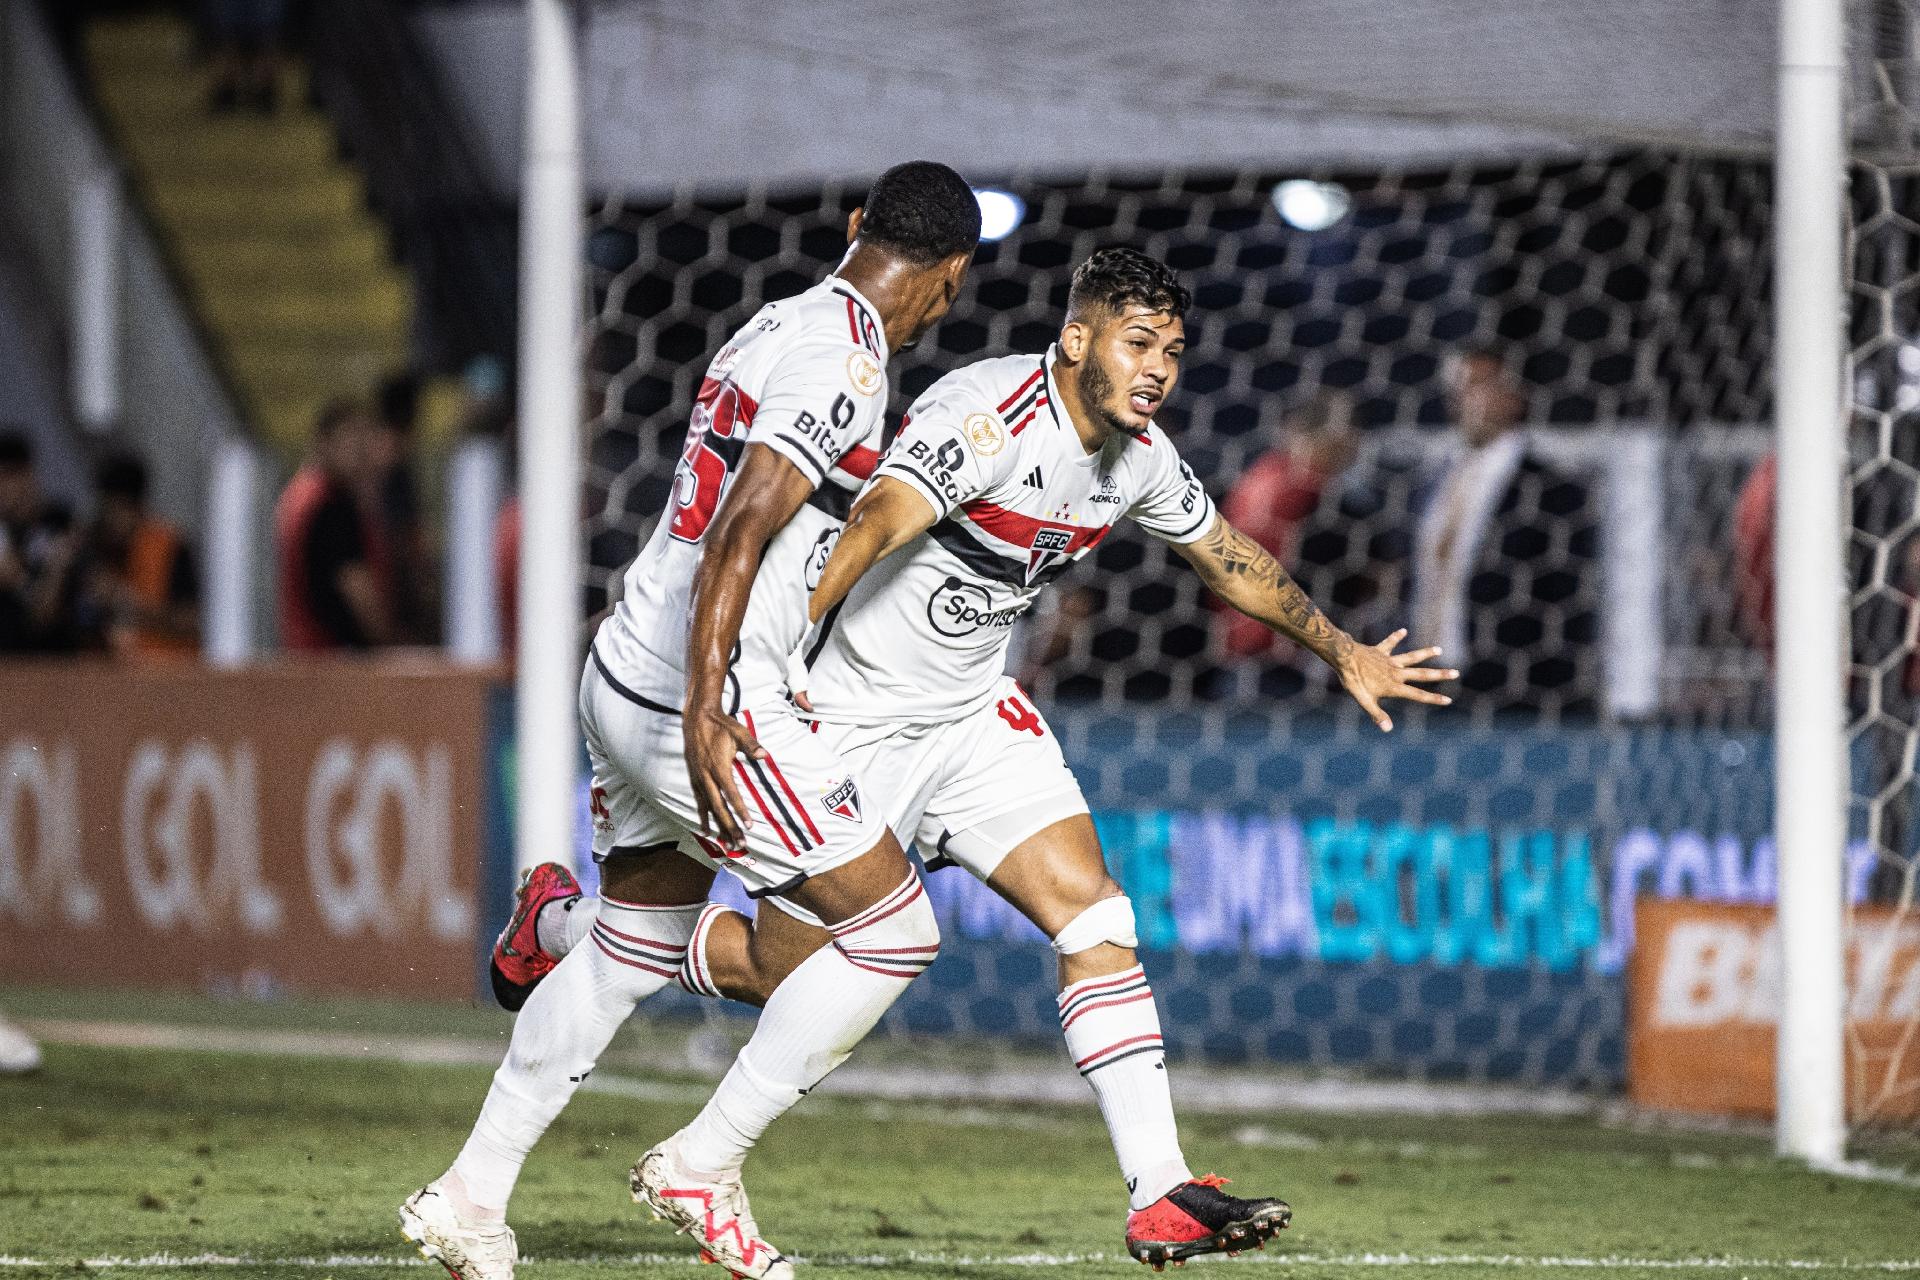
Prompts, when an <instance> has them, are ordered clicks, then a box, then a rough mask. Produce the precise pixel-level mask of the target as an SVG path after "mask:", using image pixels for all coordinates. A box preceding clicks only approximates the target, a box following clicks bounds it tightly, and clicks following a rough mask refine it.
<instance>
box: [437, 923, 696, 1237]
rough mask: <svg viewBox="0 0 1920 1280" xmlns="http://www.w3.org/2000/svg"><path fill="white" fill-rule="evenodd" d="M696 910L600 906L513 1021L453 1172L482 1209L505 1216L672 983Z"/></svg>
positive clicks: (467, 1196)
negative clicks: (538, 1147)
mask: <svg viewBox="0 0 1920 1280" xmlns="http://www.w3.org/2000/svg"><path fill="white" fill-rule="evenodd" d="M699 914H700V908H699V907H698V906H690V907H628V906H622V905H619V904H617V903H613V902H602V903H601V904H600V910H599V916H598V919H597V921H596V922H595V923H594V926H593V929H592V931H591V934H590V936H589V939H588V941H587V943H586V944H585V945H583V946H581V947H579V948H578V949H576V950H575V951H574V952H573V954H571V955H569V956H568V957H567V958H566V959H564V960H562V961H561V962H560V963H559V964H557V965H555V966H554V968H553V972H552V973H549V974H548V975H547V976H546V979H545V980H544V981H542V982H541V984H540V985H539V986H538V987H536V988H534V992H533V995H532V996H530V997H529V998H528V1000H527V1003H526V1007H525V1008H523V1009H521V1010H520V1016H519V1017H518V1018H516V1019H515V1020H514V1024H513V1040H512V1042H511V1043H510V1044H509V1045H508V1047H507V1059H506V1061H505V1062H503V1063H501V1064H500V1069H499V1070H498V1071H496V1072H495V1073H494V1076H493V1087H492V1088H490V1089H488V1090H487V1100H486V1102H485V1103H484V1104H483V1105H482V1106H481V1108H480V1118H479V1119H478V1120H477V1121H475V1122H474V1126H473V1133H472V1135H471V1136H470V1137H468V1139H467V1145H466V1146H465V1147H463V1148H461V1151H460V1154H459V1156H458V1157H457V1158H456V1159H455V1160H454V1162H453V1168H452V1169H450V1170H449V1171H448V1172H449V1173H452V1174H456V1175H458V1177H459V1184H460V1188H461V1190H462V1192H463V1193H464V1195H465V1197H466V1198H467V1199H468V1200H469V1201H470V1202H471V1203H472V1204H473V1205H475V1206H477V1207H478V1208H479V1209H480V1210H482V1211H483V1212H486V1213H489V1214H503V1213H505V1211H506V1207H507V1200H508V1199H509V1198H510V1197H511V1196H512V1195H513V1184H514V1182H515V1181H516V1180H517V1179H518V1178H519V1176H520V1166H521V1165H523V1164H525V1163H526V1159H527V1153H528V1152H530V1151H532V1150H533V1144H534V1143H536V1142H538V1141H539V1140H540V1135H541V1134H543V1133H545V1132H546V1131H547V1129H548V1127H549V1126H550V1125H552V1124H553V1122H554V1119H555V1118H556V1117H557V1116H559V1114H560V1111H561V1108H563V1107H565V1106H566V1105H567V1100H568V1099H569V1098H571V1097H573V1093H574V1090H576V1089H578V1088H579V1087H580V1082H581V1081H582V1080H585V1079H586V1078H587V1075H588V1073H589V1072H591V1071H592V1070H593V1066H594V1063H596V1062H598V1061H599V1060H600V1055H601V1054H602V1053H603V1052H605V1051H606V1048H607V1046H608V1045H609V1044H611V1043H612V1042H613V1037H614V1033H615V1032H617V1031H619V1030H620V1025H621V1024H622V1023H624V1022H625V1021H626V1020H627V1018H628V1017H629V1016H631V1015H632V1013H633V1007H634V1006H635V1005H637V1004H639V1003H640V1002H641V1001H642V1000H644V999H646V998H647V997H648V996H650V995H652V994H653V993H654V992H656V991H658V990H659V989H660V988H662V987H664V986H666V985H667V984H668V983H669V982H671V981H673V976H674V974H676V973H678V972H679V970H680V962H681V961H682V960H683V959H685V958H686V952H687V937H688V935H690V934H691V933H692V932H693V923H694V920H695V919H696V918H697V917H698V916H699Z"/></svg>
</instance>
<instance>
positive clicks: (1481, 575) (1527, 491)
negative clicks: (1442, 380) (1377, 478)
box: [1411, 347, 1599, 712]
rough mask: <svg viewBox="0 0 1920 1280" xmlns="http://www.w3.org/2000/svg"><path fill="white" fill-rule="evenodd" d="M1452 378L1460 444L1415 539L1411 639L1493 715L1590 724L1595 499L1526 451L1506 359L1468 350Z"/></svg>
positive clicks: (1520, 407) (1450, 371) (1519, 398)
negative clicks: (1450, 667)
mask: <svg viewBox="0 0 1920 1280" xmlns="http://www.w3.org/2000/svg"><path fill="white" fill-rule="evenodd" d="M1446 373H1447V396H1448V400H1449V402H1450V405H1451V408H1452V413H1453V421H1454V426H1455V430H1456V433H1457V438H1456V439H1455V441H1454V442H1453V445H1452V448H1451V450H1450V453H1449V456H1448V458H1447V460H1446V463H1445V465H1444V467H1443V468H1442V470H1441V473H1440V475H1439V477H1438V478H1437V480H1436V482H1435V483H1434V485H1433V487H1432V490H1431V492H1430V493H1429V494H1428V496H1427V499H1426V502H1425V505H1424V508H1423V509H1422V510H1421V513H1420V516H1419V522H1418V525H1417V526H1416V528H1415V531H1414V548H1413V553H1414V563H1413V608H1412V616H1411V625H1412V628H1413V634H1412V640H1413V642H1414V643H1416V644H1421V645H1429V644H1437V645H1439V646H1441V648H1442V649H1443V651H1444V652H1445V654H1446V656H1447V657H1448V659H1449V660H1450V661H1451V662H1453V663H1455V664H1456V665H1458V666H1459V667H1460V669H1461V672H1462V675H1461V683H1462V685H1464V686H1465V687H1466V688H1467V689H1468V690H1470V691H1473V692H1476V693H1482V694H1492V695H1497V701H1496V704H1495V705H1496V707H1497V709H1503V710H1506V709H1511V710H1520V709H1531V708H1535V707H1538V706H1540V705H1541V704H1543V703H1549V702H1550V703H1552V704H1553V705H1555V706H1557V707H1558V708H1559V709H1560V710H1563V711H1577V712H1578V711H1585V712H1591V711H1592V710H1593V708H1594V705H1595V695H1596V693H1597V691H1598V673H1597V671H1596V670H1595V669H1594V667H1595V656H1594V640H1595V637H1596V634H1597V625H1596V619H1595V607H1594V602H1593V598H1592V595H1593V592H1594V590H1595V589H1596V588H1597V586H1598V584H1597V582H1595V581H1594V578H1595V576H1596V575H1595V574H1593V573H1592V572H1591V570H1592V568H1593V565H1594V562H1595V560H1596V559H1597V558H1598V546H1599V533H1598V530H1597V528H1596V525H1595V521H1596V513H1595V511H1594V508H1593V501H1592V495H1591V494H1590V492H1589V491H1588V489H1587V486H1586V485H1584V484H1582V483H1580V482H1579V481H1577V480H1574V479H1573V478H1571V477H1569V476H1565V475H1562V474H1560V473H1559V472H1557V471H1555V470H1554V469H1553V468H1551V467H1549V466H1548V465H1547V464H1546V463H1545V462H1544V461H1542V460H1541V459H1540V458H1539V457H1537V456H1535V454H1534V453H1533V451H1532V450H1531V448H1530V447H1529V443H1528V440H1527V435H1526V432H1525V431H1524V430H1522V429H1521V426H1520V418H1521V414H1522V413H1523V412H1524V411H1525V408H1526V400H1525V397H1524V396H1523V395H1522V394H1521V391H1520V387H1519V384H1518V382H1517V381H1516V380H1515V378H1514V376H1513V374H1512V372H1511V371H1510V370H1509V369H1508V367H1507V364H1506V361H1505V359H1504V357H1503V354H1502V353H1501V352H1499V351H1498V350H1495V349H1492V348H1487V347H1475V348H1469V349H1466V350H1463V351H1461V352H1459V353H1457V354H1456V355H1455V356H1453V357H1452V358H1451V359H1450V361H1449V362H1448V367H1447V371H1446Z"/></svg>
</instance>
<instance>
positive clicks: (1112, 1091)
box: [1059, 965, 1193, 1209]
mask: <svg viewBox="0 0 1920 1280" xmlns="http://www.w3.org/2000/svg"><path fill="white" fill-rule="evenodd" d="M1059 1003H1060V1029H1061V1030H1062V1031H1064V1032H1065V1033H1066V1036H1067V1052H1068V1053H1070V1054H1071V1055H1072V1056H1073V1065H1074V1068H1075V1069H1076V1070H1077V1071H1079V1072H1080V1074H1081V1075H1083V1076H1085V1077H1086V1078H1087V1083H1088V1084H1090V1085H1092V1086H1093V1096H1094V1097H1095V1098H1096V1099H1098V1100H1099V1103H1100V1114H1101V1116H1102V1117H1104V1118H1105V1120H1106V1122H1107V1133H1108V1135H1109V1136H1111V1137H1112V1138H1113V1153H1114V1155H1116V1156H1118V1157H1119V1158H1120V1173H1121V1176H1122V1177H1124V1178H1125V1179H1126V1180H1127V1197H1128V1199H1129V1201H1130V1202H1131V1204H1132V1207H1133V1208H1135V1209H1144V1208H1146V1207H1147V1206H1148V1205H1150V1204H1152V1203H1153V1202H1154V1201H1155V1200H1158V1199H1159V1198H1160V1197H1161V1196H1164V1195H1165V1194H1167V1192H1169V1191H1171V1190H1173V1189H1174V1188H1175V1187H1177V1186H1179V1185H1180V1184H1181V1183H1183V1182H1185V1181H1187V1180H1188V1179H1190V1178H1192V1177H1193V1174H1192V1173H1191V1172H1190V1171H1189V1170H1188V1169H1187V1161H1186V1157H1185V1156H1183V1155H1181V1154H1180V1133H1179V1128H1178V1126H1177V1125H1176V1124H1175V1123H1174V1119H1173V1094H1172V1091H1171V1090H1170V1089H1169V1088H1168V1087H1167V1055H1166V1052H1165V1050H1164V1049H1163V1048H1162V1045H1161V1040H1160V1014H1159V1012H1158V1011H1157V1010H1156V1009H1155V1008H1154V1007H1153V989H1152V988H1151V987H1149V986H1148V985H1147V975H1146V972H1145V970H1143V969H1141V968H1140V966H1139V965H1134V966H1133V967H1132V968H1131V969H1126V970H1124V971H1122V972H1120V973H1110V974H1106V975H1104V976H1102V977H1098V978H1087V979H1085V980H1083V981H1080V982H1076V983H1074V984H1073V985H1072V986H1070V987H1068V988H1067V989H1066V990H1064V991H1062V992H1061V993H1060V1002H1059Z"/></svg>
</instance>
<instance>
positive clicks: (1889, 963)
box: [1846, 0, 1920, 1128]
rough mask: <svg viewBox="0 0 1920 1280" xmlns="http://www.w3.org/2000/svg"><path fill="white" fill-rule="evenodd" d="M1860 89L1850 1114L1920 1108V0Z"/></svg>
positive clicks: (1886, 14)
mask: <svg viewBox="0 0 1920 1280" xmlns="http://www.w3.org/2000/svg"><path fill="white" fill-rule="evenodd" d="M1875 17H1876V24H1875V28H1874V30H1873V32H1872V38H1873V39H1874V41H1875V49H1874V54H1875V57H1874V60H1873V64H1872V65H1873V72H1874V73H1873V75H1872V77H1871V79H1870V81H1869V83H1868V85H1867V86H1866V87H1865V88H1864V89H1861V88H1856V91H1855V99H1854V103H1853V113H1852V115H1853V128H1854V140H1855V145H1854V163H1853V167H1852V175H1851V193H1850V194H1851V202H1850V203H1851V214H1852V217H1851V225H1850V227H1849V233H1850V234H1849V238H1848V245H1847V247H1848V261H1849V266H1850V275H1851V280H1850V284H1851V286H1852V289H1851V300H1850V301H1851V306H1850V310H1849V321H1850V326H1849V327H1850V332H1849V338H1850V341H1851V344H1852V352H1851V355H1852V359H1851V364H1850V370H1851V374H1852V410H1853V413H1852V425H1851V432H1850V436H1849V446H1850V453H1851V471H1850V476H1849V481H1850V483H1849V486H1848V494H1849V498H1850V503H1851V505H1850V519H1849V526H1850V527H1849V530H1848V541H1847V572H1848V590H1849V596H1848V602H1849V605H1850V616H1849V627H1850V634H1851V656H1852V668H1851V675H1850V679H1849V681H1848V688H1847V706H1848V713H1849V723H1848V727H1849V735H1850V739H1851V742H1852V753H1853V759H1852V776H1853V785H1852V797H1851V801H1852V813H1851V825H1852V827H1853V830H1854V834H1855V836H1856V838H1858V839H1860V840H1861V841H1862V842H1863V843H1864V845H1865V846H1866V848H1867V849H1868V850H1869V851H1870V855H1871V857H1870V860H1871V863H1872V866H1873V870H1872V873H1871V877H1870V879H1869V881H1868V883H1867V885H1866V892H1865V894H1864V895H1862V896H1861V897H1857V898H1855V899H1853V900H1852V901H1853V902H1854V904H1855V905H1854V907H1853V910H1852V911H1851V913H1850V917H1849V920H1848V933H1847V956H1846V960H1847V972H1848V982H1849V1005H1848V1013H1849V1023H1848V1055H1847V1069H1848V1079H1847V1092H1848V1106H1849V1111H1850V1114H1851V1116H1852V1118H1853V1120H1854V1122H1855V1123H1856V1124H1857V1125H1862V1126H1866V1127H1875V1126H1899V1127H1905V1128H1913V1127H1915V1124H1916V1120H1917V1119H1920V914H1916V901H1915V894H1916V886H1917V884H1920V879H1917V877H1920V831H1917V830H1916V828H1917V827H1920V821H1917V819H1920V814H1917V813H1916V802H1917V801H1920V779H1916V776H1915V772H1914V751H1915V746H1916V742H1920V654H1916V650H1915V641H1916V636H1917V635H1920V608H1916V605H1917V604H1920V222H1917V221H1916V220H1915V218H1916V212H1917V211H1920V61H1916V56H1915V49H1916V46H1915V20H1916V12H1915V8H1914V6H1912V5H1910V4H1908V3H1906V2H1905V0H1894V2H1891V3H1884V4H1881V5H1879V6H1877V9H1876V13H1875Z"/></svg>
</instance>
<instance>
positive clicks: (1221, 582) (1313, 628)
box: [1194, 518, 1353, 663]
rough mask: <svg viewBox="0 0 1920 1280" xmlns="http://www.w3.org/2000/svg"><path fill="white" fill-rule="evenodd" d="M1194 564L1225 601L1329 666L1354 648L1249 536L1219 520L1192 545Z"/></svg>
mask: <svg viewBox="0 0 1920 1280" xmlns="http://www.w3.org/2000/svg"><path fill="white" fill-rule="evenodd" d="M1194 551H1195V553H1196V554H1195V556H1194V562H1195V563H1196V564H1197V565H1199V566H1200V567H1201V570H1202V572H1203V573H1204V574H1205V575H1206V577H1207V579H1208V585H1209V586H1211V587H1213V588H1214V589H1215V590H1216V591H1218V592H1219V593H1220V594H1221V596H1223V597H1224V598H1225V599H1226V601H1227V603H1228V604H1230V605H1232V606H1234V607H1235V608H1236V609H1239V610H1240V611H1241V612H1242V613H1245V614H1246V615H1247V616H1249V617H1251V618H1255V619H1258V620H1259V621H1261V622H1264V623H1266V624H1267V625H1268V626H1270V627H1272V628H1273V629H1274V630H1275V631H1278V632H1280V633H1281V634H1282V635H1286V636H1290V637H1292V638H1293V639H1295V640H1297V641H1299V642H1300V643H1301V644H1303V645H1305V646H1306V647H1307V648H1309V649H1311V650H1313V652H1315V653H1317V654H1319V655H1320V656H1321V657H1322V658H1324V659H1325V660H1326V661H1327V662H1329V663H1332V662H1334V661H1336V660H1337V659H1338V658H1339V657H1340V655H1341V654H1342V653H1343V652H1345V650H1346V648H1347V646H1348V645H1350V644H1352V643H1353V641H1352V640H1350V639H1349V638H1348V637H1347V635H1346V633H1345V632H1343V631H1341V630H1340V629H1339V628H1338V627H1336V626H1334V625H1333V624H1332V623H1331V622H1329V621H1327V616H1326V615H1325V614H1324V613H1321V612H1320V609H1319V606H1317V605H1315V604H1314V603H1313V601H1311V600H1309V599H1308V598H1307V593H1306V592H1304V591H1302V590H1301V589H1300V584H1299V583H1297V582H1295V581H1294V580H1293V578H1292V576H1291V575H1290V574H1288V573H1287V571H1286V570H1285V569H1283V568H1282V567H1281V566H1280V562H1279V561H1278V560H1275V559H1274V558H1273V556H1272V555H1270V554H1268V552H1267V549H1266V548H1265V547H1262V546H1261V545H1260V544H1259V543H1257V542H1255V541H1254V540H1253V539H1252V538H1249V537H1248V536H1247V535H1246V534H1244V533H1242V532H1240V531H1239V530H1238V529H1236V528H1234V527H1233V526H1232V525H1231V524H1229V523H1227V521H1226V520H1225V519H1224V518H1216V519H1215V520H1214V522H1213V528H1211V529H1209V530H1207V532H1206V536H1204V537H1202V538H1201V539H1200V541H1199V542H1198V543H1196V544H1195V545H1194Z"/></svg>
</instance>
